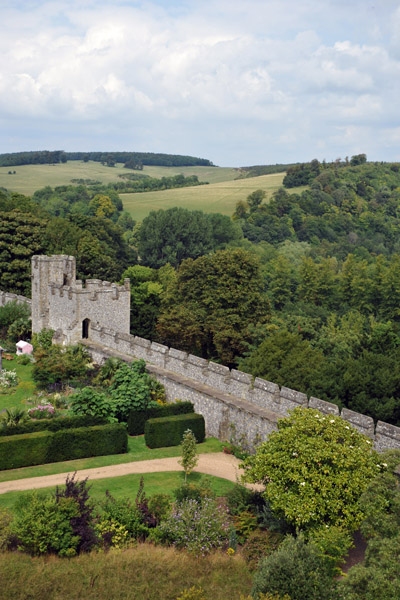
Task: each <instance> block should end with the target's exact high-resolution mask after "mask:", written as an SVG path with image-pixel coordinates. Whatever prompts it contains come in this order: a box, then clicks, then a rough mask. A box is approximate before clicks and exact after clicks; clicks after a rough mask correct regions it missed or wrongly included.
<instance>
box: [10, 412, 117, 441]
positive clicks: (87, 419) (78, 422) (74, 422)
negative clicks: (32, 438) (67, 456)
mask: <svg viewBox="0 0 400 600" xmlns="http://www.w3.org/2000/svg"><path fill="white" fill-rule="evenodd" d="M106 423H107V421H106V419H104V418H103V417H92V416H91V415H71V416H70V417H53V418H52V419H38V420H37V421H27V422H26V423H21V424H20V425H13V426H12V427H6V426H3V427H0V436H10V435H21V434H23V433H35V432H37V431H59V430H60V429H72V428H75V429H76V428H77V427H92V426H93V425H105V424H106Z"/></svg>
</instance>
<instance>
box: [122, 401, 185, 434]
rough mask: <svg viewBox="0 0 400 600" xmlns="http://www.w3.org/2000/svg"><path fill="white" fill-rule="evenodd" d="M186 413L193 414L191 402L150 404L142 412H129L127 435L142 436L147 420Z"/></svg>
mask: <svg viewBox="0 0 400 600" xmlns="http://www.w3.org/2000/svg"><path fill="white" fill-rule="evenodd" d="M188 413H194V406H193V403H192V402H180V401H179V402H173V403H171V404H166V405H165V406H161V405H160V404H156V403H154V402H151V404H149V406H148V407H147V408H146V409H144V410H131V411H130V413H129V417H128V433H129V435H142V434H143V433H144V427H145V424H146V421H148V419H155V418H158V417H168V416H170V415H183V414H188Z"/></svg>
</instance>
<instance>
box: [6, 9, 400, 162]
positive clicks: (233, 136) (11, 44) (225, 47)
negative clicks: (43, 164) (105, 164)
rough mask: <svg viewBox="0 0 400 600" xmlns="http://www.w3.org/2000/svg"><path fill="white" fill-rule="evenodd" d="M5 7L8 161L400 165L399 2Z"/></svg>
mask: <svg viewBox="0 0 400 600" xmlns="http://www.w3.org/2000/svg"><path fill="white" fill-rule="evenodd" d="M0 7H1V18H2V35H1V37H0V51H1V56H2V60H1V66H0V152H16V151H20V150H35V149H49V150H51V149H64V150H69V151H73V150H127V151H128V150H139V151H148V152H168V153H176V154H190V155H194V156H201V157H204V158H209V159H210V160H212V161H213V162H214V163H215V164H217V165H221V166H244V165H252V164H270V163H276V162H283V163H286V162H293V161H302V160H311V159H313V158H318V159H319V160H322V159H326V160H334V159H336V158H339V157H341V158H344V157H345V156H351V155H353V154H357V153H360V152H365V153H366V154H367V155H368V158H369V159H370V160H389V161H390V160H397V161H400V144H399V142H400V118H399V110H398V106H399V98H400V2H399V1H396V2H395V1H392V0H376V1H375V2H373V1H369V0H363V1H360V0H346V1H345V0H246V2H244V1H243V0H240V1H239V0H212V1H211V0H202V1H194V0H181V1H179V0H174V1H171V2H169V1H167V0H164V1H163V0H159V1H157V0H138V1H133V0H117V1H114V2H110V1H103V0H79V1H78V0H68V1H67V0H65V1H64V0H53V1H48V2H46V1H44V2H43V1H37V0H26V1H22V0H19V1H18V0H12V1H11V0H0Z"/></svg>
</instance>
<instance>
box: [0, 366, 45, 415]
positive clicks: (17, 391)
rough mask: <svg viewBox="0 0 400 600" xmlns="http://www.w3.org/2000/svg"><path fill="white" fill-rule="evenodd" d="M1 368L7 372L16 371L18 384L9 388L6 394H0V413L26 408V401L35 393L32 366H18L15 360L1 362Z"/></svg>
mask: <svg viewBox="0 0 400 600" xmlns="http://www.w3.org/2000/svg"><path fill="white" fill-rule="evenodd" d="M3 368H4V369H6V370H7V371H16V373H17V376H18V379H19V383H18V385H17V387H15V388H10V391H9V392H7V393H6V394H0V411H2V410H4V409H6V408H14V407H19V408H21V407H22V408H25V407H27V405H26V400H27V399H28V398H30V397H32V396H33V395H34V393H35V391H36V384H35V382H34V381H33V379H32V368H33V365H32V364H29V365H20V364H18V363H17V361H16V360H15V359H14V360H10V361H8V360H3ZM27 408H28V407H27Z"/></svg>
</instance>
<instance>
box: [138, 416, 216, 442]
mask: <svg viewBox="0 0 400 600" xmlns="http://www.w3.org/2000/svg"><path fill="white" fill-rule="evenodd" d="M186 429H191V430H192V432H193V433H194V436H195V438H196V440H197V443H201V442H203V441H204V438H205V424H204V417H203V415H198V414H197V413H191V414H186V415H176V416H171V417H161V418H159V419H149V420H148V421H147V422H146V425H145V430H144V436H145V441H146V446H148V447H149V448H164V447H166V446H177V445H178V444H180V443H181V441H182V437H183V434H184V432H185V431H186Z"/></svg>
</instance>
